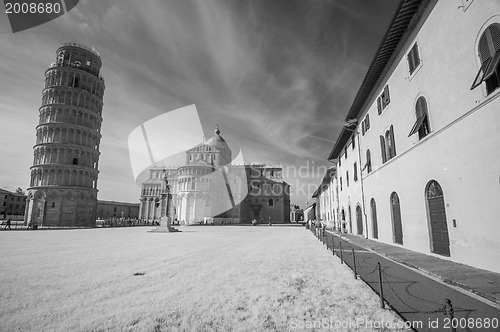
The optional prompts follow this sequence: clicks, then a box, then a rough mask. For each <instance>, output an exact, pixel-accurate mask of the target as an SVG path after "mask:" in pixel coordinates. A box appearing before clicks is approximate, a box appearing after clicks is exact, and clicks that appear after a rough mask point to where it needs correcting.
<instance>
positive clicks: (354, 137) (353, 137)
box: [351, 135, 356, 150]
mask: <svg viewBox="0 0 500 332" xmlns="http://www.w3.org/2000/svg"><path fill="white" fill-rule="evenodd" d="M351 140H352V149H353V150H354V149H355V148H356V136H355V135H352V139H351Z"/></svg>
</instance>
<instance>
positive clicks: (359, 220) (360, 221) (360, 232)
mask: <svg viewBox="0 0 500 332" xmlns="http://www.w3.org/2000/svg"><path fill="white" fill-rule="evenodd" d="M356 224H357V226H358V227H357V228H358V235H363V214H362V213H361V206H359V205H358V206H356Z"/></svg>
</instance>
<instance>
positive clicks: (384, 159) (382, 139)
mask: <svg viewBox="0 0 500 332" xmlns="http://www.w3.org/2000/svg"><path fill="white" fill-rule="evenodd" d="M380 151H381V152H382V163H385V162H386V161H387V158H386V155H385V140H384V136H382V135H380Z"/></svg>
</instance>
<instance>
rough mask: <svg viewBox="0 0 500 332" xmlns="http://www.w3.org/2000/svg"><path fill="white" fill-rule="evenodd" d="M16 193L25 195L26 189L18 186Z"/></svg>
mask: <svg viewBox="0 0 500 332" xmlns="http://www.w3.org/2000/svg"><path fill="white" fill-rule="evenodd" d="M16 194H21V195H24V190H23V189H21V187H17V189H16Z"/></svg>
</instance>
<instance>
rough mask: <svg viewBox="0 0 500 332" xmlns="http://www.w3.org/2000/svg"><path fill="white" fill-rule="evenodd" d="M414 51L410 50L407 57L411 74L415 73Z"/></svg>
mask: <svg viewBox="0 0 500 332" xmlns="http://www.w3.org/2000/svg"><path fill="white" fill-rule="evenodd" d="M412 51H413V49H411V50H410V53H408V55H407V56H406V57H407V58H408V68H409V69H410V74H411V73H413V69H414V66H413V56H412V53H413V52H412Z"/></svg>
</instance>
